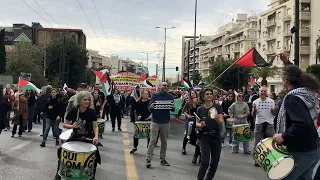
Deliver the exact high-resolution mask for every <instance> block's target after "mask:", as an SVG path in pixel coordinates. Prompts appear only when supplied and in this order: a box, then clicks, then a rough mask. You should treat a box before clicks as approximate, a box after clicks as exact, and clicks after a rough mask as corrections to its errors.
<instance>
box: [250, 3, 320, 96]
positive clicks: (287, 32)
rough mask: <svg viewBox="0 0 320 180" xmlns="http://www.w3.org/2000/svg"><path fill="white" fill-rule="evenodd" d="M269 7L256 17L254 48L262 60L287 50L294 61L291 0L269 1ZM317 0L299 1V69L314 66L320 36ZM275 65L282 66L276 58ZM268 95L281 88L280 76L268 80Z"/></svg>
mask: <svg viewBox="0 0 320 180" xmlns="http://www.w3.org/2000/svg"><path fill="white" fill-rule="evenodd" d="M270 3H271V4H270V5H269V8H268V9H267V10H266V11H264V12H262V13H261V14H259V17H258V27H257V30H256V36H257V41H256V48H257V50H258V51H259V53H260V54H261V55H262V57H264V58H266V59H270V58H272V57H273V56H275V55H277V54H279V53H281V52H282V51H284V50H286V51H290V59H294V41H295V39H294V34H292V33H291V28H292V27H293V26H294V22H295V2H294V0H271V1H270ZM316 7H320V1H318V0H301V1H300V12H299V13H300V30H299V34H300V37H299V41H300V47H299V50H300V55H299V66H300V68H301V69H302V70H304V71H305V70H306V68H307V67H308V66H310V65H312V64H315V63H316V61H315V60H316V40H317V38H318V36H319V35H320V33H319V30H320V22H319V21H317V20H316V17H319V15H320V12H317V10H316V9H317V8H316ZM273 65H274V66H277V67H279V68H281V67H283V64H282V62H281V60H279V59H278V58H276V60H275V61H274V62H273ZM267 80H268V86H269V92H279V91H280V90H281V89H282V88H283V86H282V78H281V76H280V75H277V76H275V77H274V78H268V79H267Z"/></svg>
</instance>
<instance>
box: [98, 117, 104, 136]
mask: <svg viewBox="0 0 320 180" xmlns="http://www.w3.org/2000/svg"><path fill="white" fill-rule="evenodd" d="M97 123H98V127H99V135H102V134H103V133H104V123H105V120H104V119H98V120H97Z"/></svg>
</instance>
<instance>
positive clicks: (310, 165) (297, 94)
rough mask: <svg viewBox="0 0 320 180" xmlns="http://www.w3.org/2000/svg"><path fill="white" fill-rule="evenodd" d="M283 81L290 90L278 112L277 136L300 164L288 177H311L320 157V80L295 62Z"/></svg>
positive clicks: (284, 69) (287, 69) (288, 68)
mask: <svg viewBox="0 0 320 180" xmlns="http://www.w3.org/2000/svg"><path fill="white" fill-rule="evenodd" d="M280 58H283V57H281V56H280ZM283 80H284V86H285V88H286V90H287V92H288V93H287V95H286V96H285V97H284V99H283V103H282V106H281V108H280V111H279V114H278V119H277V133H278V134H275V135H274V136H273V138H274V140H275V141H276V142H277V144H279V145H282V144H283V145H285V146H286V147H287V150H288V152H289V153H290V154H291V155H292V156H293V158H294V162H295V164H296V166H295V168H294V169H293V171H292V172H291V174H290V175H289V176H288V177H286V179H288V180H293V179H294V180H296V179H306V180H307V179H308V180H309V179H312V174H313V170H314V168H315V166H316V164H317V162H318V161H319V158H320V157H319V156H320V151H319V140H320V139H319V136H318V133H317V130H316V122H317V118H318V112H319V105H318V98H317V96H316V92H318V93H319V89H320V82H319V81H318V80H316V78H315V77H314V76H313V75H311V74H307V73H304V72H302V71H301V69H299V67H297V66H295V65H287V66H285V67H284V68H283ZM315 180H316V178H315ZM317 180H318V179H317Z"/></svg>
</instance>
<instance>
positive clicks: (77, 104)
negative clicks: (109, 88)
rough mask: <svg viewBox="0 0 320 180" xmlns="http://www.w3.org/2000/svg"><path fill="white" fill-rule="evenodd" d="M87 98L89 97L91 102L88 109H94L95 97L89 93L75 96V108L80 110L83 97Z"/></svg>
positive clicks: (79, 93)
mask: <svg viewBox="0 0 320 180" xmlns="http://www.w3.org/2000/svg"><path fill="white" fill-rule="evenodd" d="M86 96H87V97H89V102H90V103H89V106H88V108H90V109H94V103H93V97H92V95H91V94H90V92H88V91H80V92H78V93H77V94H76V96H75V97H76V98H75V100H74V101H73V106H74V107H77V108H79V106H80V102H81V100H82V99H83V98H81V97H86Z"/></svg>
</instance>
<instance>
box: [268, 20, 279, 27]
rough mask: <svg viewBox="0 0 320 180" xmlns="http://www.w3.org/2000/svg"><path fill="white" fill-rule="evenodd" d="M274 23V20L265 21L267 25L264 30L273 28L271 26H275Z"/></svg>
mask: <svg viewBox="0 0 320 180" xmlns="http://www.w3.org/2000/svg"><path fill="white" fill-rule="evenodd" d="M276 25H277V24H276V21H275V20H269V21H267V24H266V28H270V27H273V26H276Z"/></svg>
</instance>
